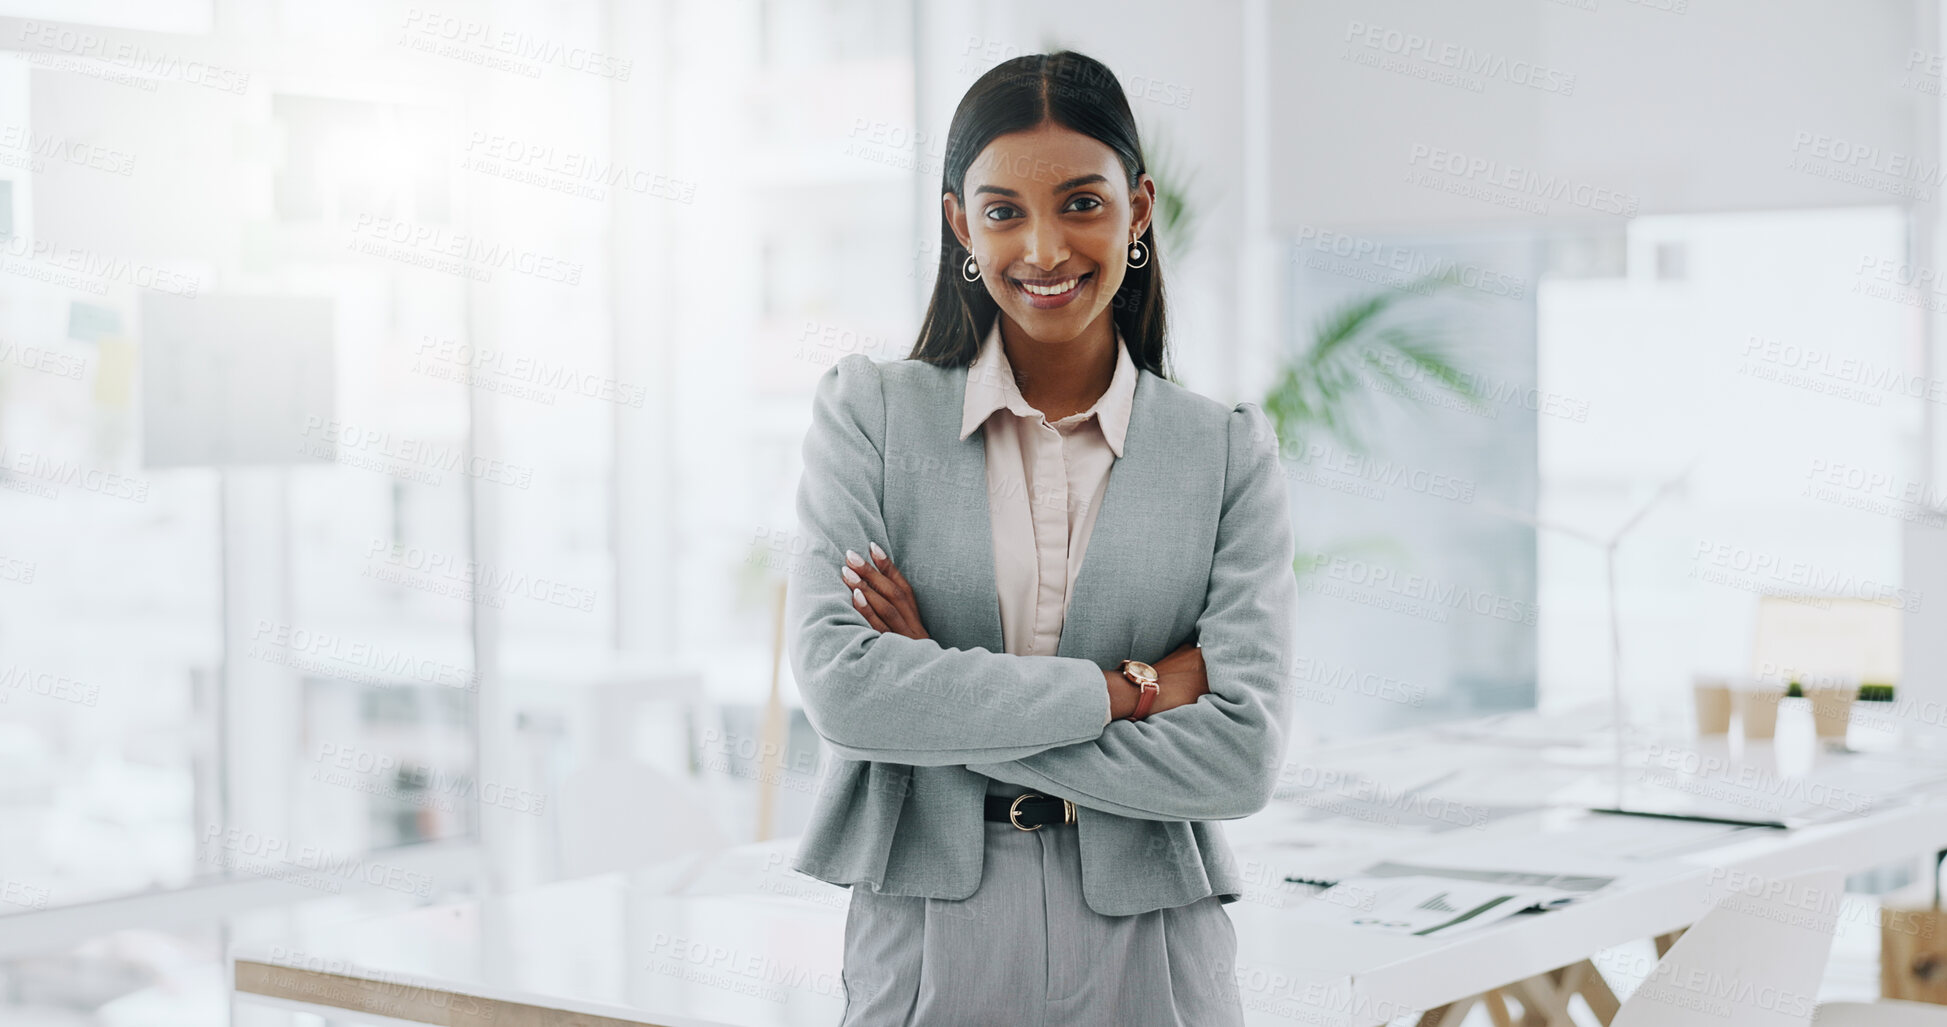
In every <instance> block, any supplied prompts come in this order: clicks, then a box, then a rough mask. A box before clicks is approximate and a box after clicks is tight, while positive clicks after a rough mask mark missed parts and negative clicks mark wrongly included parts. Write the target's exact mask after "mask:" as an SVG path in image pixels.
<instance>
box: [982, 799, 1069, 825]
mask: <svg viewBox="0 0 1947 1027" xmlns="http://www.w3.org/2000/svg"><path fill="white" fill-rule="evenodd" d="M987 819H988V820H998V821H1000V822H1001V823H1003V824H1013V825H1014V826H1015V827H1018V828H1020V829H1021V830H1023V831H1032V830H1035V829H1036V828H1040V827H1046V826H1048V825H1049V824H1072V823H1074V822H1075V804H1074V803H1072V802H1069V801H1068V800H1067V799H1061V798H1057V797H1055V796H1053V795H1037V794H1036V793H1034V792H1028V793H1027V794H1025V795H1022V796H1019V797H1013V798H1010V797H1008V796H1005V795H989V796H987Z"/></svg>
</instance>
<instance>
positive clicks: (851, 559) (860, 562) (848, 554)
mask: <svg viewBox="0 0 1947 1027" xmlns="http://www.w3.org/2000/svg"><path fill="white" fill-rule="evenodd" d="M845 562H846V563H849V564H851V565H852V566H854V567H863V566H865V560H864V558H862V557H860V556H859V554H857V553H854V552H852V551H851V550H850V549H847V550H846V551H845Z"/></svg>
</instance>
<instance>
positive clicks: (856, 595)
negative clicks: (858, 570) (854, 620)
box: [852, 588, 865, 606]
mask: <svg viewBox="0 0 1947 1027" xmlns="http://www.w3.org/2000/svg"><path fill="white" fill-rule="evenodd" d="M852 601H853V602H855V603H857V604H859V605H860V606H864V605H865V593H864V592H861V591H859V590H858V589H856V588H855V589H853V590H852Z"/></svg>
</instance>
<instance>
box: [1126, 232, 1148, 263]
mask: <svg viewBox="0 0 1947 1027" xmlns="http://www.w3.org/2000/svg"><path fill="white" fill-rule="evenodd" d="M1148 265H1149V247H1147V246H1144V245H1143V241H1142V240H1141V239H1138V238H1136V237H1135V236H1134V234H1131V235H1130V237H1129V266H1130V267H1147V266H1148Z"/></svg>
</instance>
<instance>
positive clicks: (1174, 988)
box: [786, 52, 1296, 1027]
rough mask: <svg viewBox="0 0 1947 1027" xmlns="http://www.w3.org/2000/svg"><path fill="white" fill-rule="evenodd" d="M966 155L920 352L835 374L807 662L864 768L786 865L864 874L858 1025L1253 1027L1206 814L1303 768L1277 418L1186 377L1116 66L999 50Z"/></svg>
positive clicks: (821, 449)
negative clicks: (1292, 672) (1293, 737)
mask: <svg viewBox="0 0 1947 1027" xmlns="http://www.w3.org/2000/svg"><path fill="white" fill-rule="evenodd" d="M944 171H945V174H944V178H943V181H942V183H941V197H940V211H941V226H940V231H941V239H942V252H943V253H945V254H946V255H947V259H946V260H945V261H943V262H942V265H941V267H940V269H939V273H938V278H937V280H936V282H935V284H934V290H933V298H932V302H931V304H930V306H929V308H928V310H927V314H926V320H925V323H924V326H923V327H922V329H921V332H920V337H919V340H918V342H917V343H916V345H915V346H914V348H913V352H912V354H911V355H910V356H909V357H907V358H906V359H905V360H897V361H890V362H886V363H880V362H877V361H873V360H870V359H869V358H866V357H864V356H861V355H858V354H853V355H850V356H847V357H846V358H844V359H842V360H841V361H839V362H838V364H837V365H836V366H835V367H833V368H832V369H830V370H829V371H827V372H826V374H825V375H824V377H823V379H821V381H820V382H819V386H818V392H817V396H816V399H815V401H814V404H813V416H812V427H811V430H810V431H809V432H808V433H807V435H806V438H805V446H804V452H805V469H804V475H803V477H802V478H801V479H800V484H799V492H798V513H799V522H800V524H801V526H802V527H803V529H804V531H805V532H806V533H807V535H808V536H809V537H811V538H812V539H813V540H814V547H815V549H816V550H817V551H818V552H819V553H820V554H829V555H830V556H831V557H832V559H831V562H830V564H829V565H827V564H826V563H825V562H824V561H822V560H817V559H812V560H806V561H801V562H800V563H799V564H796V565H794V567H793V580H792V583H791V588H790V591H789V593H788V595H787V606H788V608H787V611H786V615H787V620H788V621H789V622H790V623H791V624H792V625H793V628H794V634H793V635H792V637H791V639H790V651H791V657H792V670H793V674H794V676H795V677H796V679H797V681H798V686H799V690H800V693H801V694H802V695H803V697H804V701H805V713H806V716H807V719H808V720H810V722H811V724H812V726H813V728H814V729H816V730H817V732H818V734H819V736H820V738H821V739H822V740H823V741H824V742H825V744H826V745H827V746H828V747H829V748H830V749H831V750H832V751H833V754H834V756H835V757H836V758H835V759H833V760H832V761H831V762H830V763H829V764H828V766H827V771H826V775H825V781H824V782H823V784H822V785H821V787H820V789H819V798H818V801H817V804H816V807H815V808H814V810H813V813H812V821H811V823H810V825H809V827H808V828H807V830H806V832H805V837H804V840H803V842H802V844H801V846H800V848H799V850H798V853H797V858H796V859H795V860H794V862H793V868H794V869H797V870H800V871H802V872H804V873H807V874H810V875H812V876H814V877H817V878H819V879H820V880H825V881H829V882H831V883H835V884H842V885H845V886H847V887H849V888H850V889H851V901H850V904H849V906H848V908H847V914H846V923H845V940H844V971H843V975H842V977H843V981H844V988H845V996H846V1011H845V1015H844V1018H843V1021H842V1022H843V1024H844V1025H848V1027H860V1025H881V1024H884V1025H895V1024H896V1025H907V1024H927V1025H935V1027H937V1025H946V1024H992V1023H1061V1024H1102V1025H1109V1024H1114V1025H1118V1027H1121V1025H1135V1024H1157V1025H1175V1024H1184V1023H1193V1024H1199V1025H1222V1024H1239V1023H1242V1022H1243V1006H1242V1002H1241V997H1240V994H1239V990H1238V987H1237V982H1236V979H1235V973H1236V960H1237V935H1236V931H1235V929H1234V927H1233V926H1232V923H1231V920H1230V917H1229V914H1228V913H1227V911H1226V910H1225V909H1224V904H1225V903H1229V902H1233V901H1236V900H1237V899H1239V898H1240V897H1241V896H1242V893H1243V890H1244V882H1243V881H1242V880H1241V879H1240V877H1239V874H1238V871H1237V860H1236V857H1235V855H1234V854H1233V853H1231V852H1230V851H1229V850H1228V847H1227V845H1226V843H1225V841H1224V839H1223V835H1222V834H1221V832H1219V831H1218V830H1217V825H1216V824H1214V823H1211V821H1216V820H1225V819H1234V818H1237V817H1243V816H1247V815H1249V814H1251V813H1255V812H1257V811H1258V810H1260V809H1262V808H1263V807H1264V806H1265V805H1266V803H1267V802H1268V801H1269V798H1270V792H1271V785H1272V783H1273V779H1274V777H1275V769H1274V768H1275V767H1276V766H1277V765H1278V763H1279V761H1280V760H1281V759H1282V755H1283V743H1284V738H1285V731H1284V723H1283V721H1284V713H1285V709H1286V707H1287V706H1288V702H1289V700H1288V694H1289V691H1290V688H1289V685H1288V679H1287V678H1286V677H1285V675H1284V674H1283V673H1282V668H1283V667H1285V666H1286V665H1287V664H1288V663H1289V661H1290V659H1291V652H1290V641H1291V632H1290V615H1291V613H1292V610H1293V607H1294V605H1295V602H1296V586H1295V581H1294V579H1293V576H1292V573H1291V563H1292V553H1293V544H1292V537H1291V526H1290V520H1289V507H1288V500H1287V498H1286V488H1285V484H1284V479H1283V475H1282V474H1281V473H1280V469H1279V465H1278V462H1277V458H1276V445H1275V437H1274V436H1273V434H1272V432H1271V431H1270V426H1269V423H1268V422H1267V421H1266V420H1265V417H1264V414H1263V412H1262V411H1261V410H1260V409H1258V407H1257V405H1256V404H1254V403H1249V402H1243V403H1237V404H1234V405H1225V404H1221V403H1218V402H1216V401H1214V400H1211V399H1209V398H1207V397H1204V396H1199V395H1197V394H1195V393H1193V392H1190V391H1189V390H1188V389H1185V388H1183V387H1182V386H1180V385H1178V384H1176V383H1175V382H1174V381H1172V380H1170V378H1169V377H1168V375H1167V373H1166V372H1165V370H1164V355H1165V354H1164V332H1163V329H1164V316H1163V296H1162V278H1161V274H1160V270H1159V268H1158V264H1157V261H1156V259H1155V254H1154V250H1153V248H1152V247H1153V245H1154V242H1153V237H1152V235H1151V232H1150V219H1151V214H1152V212H1153V210H1154V209H1155V197H1156V186H1155V184H1154V182H1152V181H1151V179H1150V177H1149V175H1148V174H1146V173H1145V172H1144V170H1143V158H1142V148H1141V144H1140V142H1139V140H1138V138H1137V134H1136V127H1135V122H1134V119H1133V118H1132V117H1131V116H1130V111H1129V105H1128V101H1127V99H1126V98H1125V97H1124V95H1123V93H1122V88H1121V86H1120V84H1119V83H1118V82H1117V80H1116V78H1115V76H1114V75H1113V74H1112V73H1110V71H1109V70H1108V69H1107V68H1105V67H1103V66H1102V65H1101V64H1100V63H1099V62H1097V61H1094V60H1092V59H1090V58H1088V57H1084V56H1082V55H1080V54H1076V53H1071V52H1062V53H1056V54H1047V55H1041V54H1037V55H1031V56H1026V57H1021V58H1017V59H1015V60H1011V61H1008V62H1006V63H1004V64H1001V65H999V66H997V67H996V68H994V69H993V70H992V71H990V72H988V73H987V74H986V75H983V76H982V77H981V78H980V80H979V81H977V82H975V83H974V85H973V86H972V88H971V89H969V90H968V92H967V95H966V97H965V98H964V99H962V100H961V102H960V105H959V108H958V109H957V110H956V111H955V113H954V116H953V122H952V126H951V128H950V129H949V133H948V138H947V154H946V160H945V169H944ZM841 554H842V557H841ZM1085 557H1086V559H1084V558H1085ZM895 559H896V560H897V561H898V562H897V563H895V562H894V561H895Z"/></svg>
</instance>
